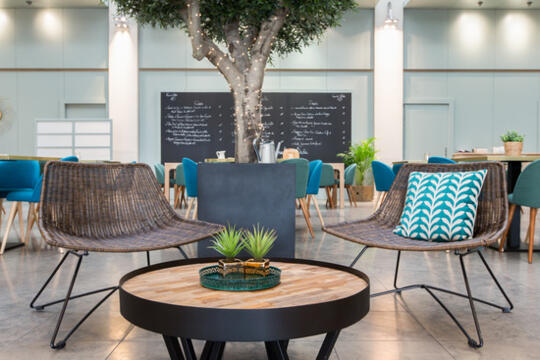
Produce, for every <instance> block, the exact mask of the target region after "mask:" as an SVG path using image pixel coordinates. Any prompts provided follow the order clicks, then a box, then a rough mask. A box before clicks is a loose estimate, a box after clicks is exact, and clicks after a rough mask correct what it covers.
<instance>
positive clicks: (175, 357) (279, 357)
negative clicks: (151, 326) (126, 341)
mask: <svg viewBox="0 0 540 360" xmlns="http://www.w3.org/2000/svg"><path fill="white" fill-rule="evenodd" d="M339 332H340V331H339V330H337V331H332V332H329V333H328V334H326V337H325V338H324V341H323V343H322V345H321V348H320V349H319V353H318V355H317V358H316V359H317V360H327V359H329V358H330V354H332V350H333V349H334V345H335V344H336V341H337V339H338V337H339ZM163 340H165V345H166V346H167V351H168V352H169V356H170V357H171V360H197V359H198V360H221V359H222V358H223V353H224V352H225V345H226V343H225V342H215V341H207V342H206V343H205V344H204V348H203V350H202V353H201V356H200V358H197V355H196V354H195V350H194V348H193V343H192V342H191V339H184V338H180V342H181V344H182V346H180V342H179V341H178V338H176V337H173V336H167V335H163ZM264 345H265V348H266V355H267V356H268V360H289V355H288V354H287V348H288V347H289V340H280V341H266V342H265V343H264Z"/></svg>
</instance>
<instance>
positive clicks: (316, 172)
mask: <svg viewBox="0 0 540 360" xmlns="http://www.w3.org/2000/svg"><path fill="white" fill-rule="evenodd" d="M322 167H323V162H322V161H321V160H313V161H310V162H309V174H308V183H307V188H306V195H307V206H308V214H309V205H310V202H312V201H313V205H315V210H317V215H318V216H319V220H320V221H321V228H322V227H324V221H323V218H322V215H321V210H320V209H319V204H318V203H317V194H318V193H319V187H320V184H321V172H322Z"/></svg>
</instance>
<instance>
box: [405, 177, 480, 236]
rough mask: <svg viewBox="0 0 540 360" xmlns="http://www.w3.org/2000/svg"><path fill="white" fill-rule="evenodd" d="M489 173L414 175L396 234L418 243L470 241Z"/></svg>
mask: <svg viewBox="0 0 540 360" xmlns="http://www.w3.org/2000/svg"><path fill="white" fill-rule="evenodd" d="M486 173H487V170H479V171H469V172H445V173H423V172H412V173H411V174H410V175H409V183H408V187H407V195H406V198H405V206H404V208H403V213H402V214H401V219H400V222H399V224H398V226H397V227H396V228H395V229H394V233H395V234H397V235H400V236H403V237H407V238H412V239H418V240H433V241H455V240H465V239H470V238H471V237H472V235H473V230H474V220H475V218H476V208H477V206H478V196H479V195H480V190H481V189H482V184H483V183H484V178H485V177H486Z"/></svg>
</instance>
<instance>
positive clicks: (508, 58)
mask: <svg viewBox="0 0 540 360" xmlns="http://www.w3.org/2000/svg"><path fill="white" fill-rule="evenodd" d="M404 40H405V47H404V48H405V69H450V70H454V71H456V70H463V69H469V70H470V69H473V70H479V69H487V70H493V69H499V70H509V69H512V70H519V69H521V70H527V69H536V70H538V69H540V11H539V10H526V11H514V10H414V9H409V10H406V11H405V22H404ZM454 71H443V72H406V73H405V77H404V79H405V80H404V91H405V102H406V103H407V102H408V101H420V102H421V101H424V100H425V101H426V102H427V101H441V102H442V101H449V102H450V103H452V104H453V110H454V113H453V120H454V132H453V143H452V144H450V146H451V148H452V149H451V150H452V151H453V150H455V149H456V148H457V147H460V146H466V147H484V148H489V149H490V150H491V148H492V147H493V146H500V145H502V143H501V142H500V140H499V135H500V134H501V133H503V132H504V131H506V130H507V129H515V130H517V131H519V132H522V133H524V134H526V139H525V144H524V150H525V151H527V152H540V125H539V124H540V114H539V112H540V106H539V101H540V72H510V71H508V72H493V71H491V72H489V71H488V72H480V71H474V72H454ZM405 121H407V119H405ZM424 135H425V136H431V135H433V134H428V133H426V134H424Z"/></svg>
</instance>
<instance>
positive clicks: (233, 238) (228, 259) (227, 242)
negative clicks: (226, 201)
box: [209, 225, 244, 276]
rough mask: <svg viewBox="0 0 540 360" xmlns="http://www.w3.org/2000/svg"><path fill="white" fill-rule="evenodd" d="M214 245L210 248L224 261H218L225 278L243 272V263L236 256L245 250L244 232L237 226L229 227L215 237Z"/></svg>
mask: <svg viewBox="0 0 540 360" xmlns="http://www.w3.org/2000/svg"><path fill="white" fill-rule="evenodd" d="M211 241H212V245H211V246H209V248H211V249H214V250H216V251H217V252H218V253H220V254H221V255H223V256H225V258H224V259H220V260H219V261H218V265H219V272H220V274H221V275H223V276H227V275H228V274H230V273H235V272H242V271H243V263H242V261H241V260H239V259H237V258H236V256H237V255H238V253H240V251H242V249H243V248H244V242H243V241H242V231H241V230H237V229H236V227H235V226H231V225H228V226H227V227H226V228H225V229H224V230H222V231H221V232H219V233H218V234H216V235H214V237H213V239H212V240H211Z"/></svg>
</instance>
